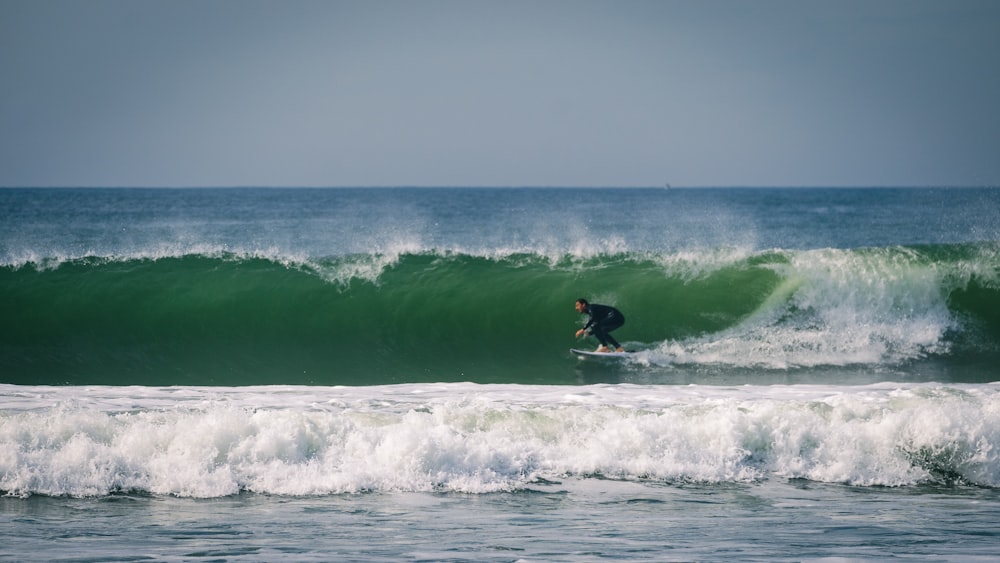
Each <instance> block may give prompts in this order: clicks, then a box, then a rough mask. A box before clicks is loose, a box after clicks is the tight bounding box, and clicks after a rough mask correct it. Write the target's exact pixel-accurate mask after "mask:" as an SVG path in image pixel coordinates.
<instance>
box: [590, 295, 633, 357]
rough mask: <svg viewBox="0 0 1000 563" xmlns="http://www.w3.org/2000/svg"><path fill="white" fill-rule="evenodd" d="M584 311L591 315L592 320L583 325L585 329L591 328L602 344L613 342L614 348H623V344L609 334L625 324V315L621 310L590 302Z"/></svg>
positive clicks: (591, 331)
mask: <svg viewBox="0 0 1000 563" xmlns="http://www.w3.org/2000/svg"><path fill="white" fill-rule="evenodd" d="M584 312H585V313H587V314H588V315H590V320H589V321H587V324H586V325H584V327H583V329H584V330H587V329H590V334H593V335H594V337H595V338H597V340H598V341H599V342H600V343H601V346H607V345H608V344H611V346H612V347H613V348H621V344H619V343H618V341H617V340H615V339H614V338H613V337H612V336H611V335H610V334H609V333H610V332H611V331H612V330H615V329H616V328H619V327H621V326H622V325H623V324H625V315H623V314H622V312H621V311H619V310H618V309H615V308H614V307H609V306H607V305H598V304H596V303H590V304H588V305H587V310H586V311H584Z"/></svg>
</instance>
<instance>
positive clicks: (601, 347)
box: [596, 346, 611, 353]
mask: <svg viewBox="0 0 1000 563" xmlns="http://www.w3.org/2000/svg"><path fill="white" fill-rule="evenodd" d="M596 351H597V352H601V353H607V352H610V351H611V349H610V348H608V347H607V346H598V347H597V350H596Z"/></svg>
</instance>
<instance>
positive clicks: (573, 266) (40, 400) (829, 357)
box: [0, 188, 1000, 561]
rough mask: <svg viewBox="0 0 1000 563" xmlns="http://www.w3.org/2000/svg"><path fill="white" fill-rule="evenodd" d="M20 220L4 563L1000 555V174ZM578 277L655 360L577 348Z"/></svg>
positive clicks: (511, 193)
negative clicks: (999, 178) (953, 179)
mask: <svg viewBox="0 0 1000 563" xmlns="http://www.w3.org/2000/svg"><path fill="white" fill-rule="evenodd" d="M0 214H2V217H0V492H2V496H0V533H3V534H4V536H5V537H17V538H21V539H20V540H19V541H17V542H10V543H8V544H7V545H5V546H4V547H3V548H0V559H11V560H19V561H27V560H74V561H102V560H109V559H110V560H127V559H132V560H134V559H153V560H231V561H240V560H243V561H259V560H296V561H301V560H330V559H353V560H386V561H393V560H399V559H415V560H491V561H515V560H539V561H541V560H545V561H581V560H597V559H607V558H612V559H616V560H698V559H718V558H738V559H742V560H755V559H768V560H775V559H777V560H801V559H817V558H830V557H833V558H863V559H868V558H884V557H889V556H894V555H895V556H914V557H923V558H931V559H966V560H967V559H973V560H974V559H984V560H989V559H990V558H991V557H993V556H994V555H995V551H996V549H995V547H996V545H997V539H998V535H997V530H996V529H995V522H996V521H997V520H998V518H1000V495H998V491H1000V386H998V382H1000V373H998V371H997V367H996V366H997V365H1000V363H998V361H1000V344H998V342H1000V316H998V312H1000V190H996V189H989V188H982V189H972V188H968V189H944V188H941V189H930V188H922V189H916V188H900V189H837V188H830V189H763V188H754V189H749V188H743V189H701V190H684V189H672V190H663V189H568V188H566V189H557V188H548V189H535V188H521V189H484V188H479V189H460V188H452V189H414V188H386V189H327V190H323V189H187V190H170V189H156V190H146V189H62V188H58V189H56V188H53V189H24V190H22V189H2V190H0ZM579 297H587V298H589V299H590V300H591V301H594V302H600V303H606V304H611V305H614V306H616V307H619V308H620V309H622V310H623V311H624V312H625V315H626V318H627V319H628V320H627V322H626V325H625V326H624V327H622V328H621V329H619V331H617V332H616V336H617V337H618V338H619V340H622V341H623V342H625V343H627V345H628V346H629V347H630V348H633V349H636V350H637V351H638V353H637V354H636V355H635V356H634V357H632V358H630V359H629V360H628V361H613V362H609V361H582V360H580V359H578V358H577V357H575V356H574V355H572V354H570V353H569V348H570V347H572V346H577V345H595V346H596V343H594V342H580V341H576V340H574V338H573V334H574V332H575V331H576V329H577V328H579V326H581V323H582V322H583V319H582V318H580V317H579V316H578V315H576V313H575V311H574V310H573V303H574V301H575V300H576V299H577V298H579Z"/></svg>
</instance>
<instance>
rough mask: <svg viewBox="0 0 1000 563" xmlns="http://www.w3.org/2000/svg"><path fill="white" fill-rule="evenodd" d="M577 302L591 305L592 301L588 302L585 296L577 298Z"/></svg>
mask: <svg viewBox="0 0 1000 563" xmlns="http://www.w3.org/2000/svg"><path fill="white" fill-rule="evenodd" d="M576 302H577V303H583V304H584V305H590V303H587V300H586V299H584V298H583V297H581V298H579V299H577V300H576Z"/></svg>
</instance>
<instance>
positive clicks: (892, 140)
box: [0, 0, 1000, 186]
mask: <svg viewBox="0 0 1000 563" xmlns="http://www.w3.org/2000/svg"><path fill="white" fill-rule="evenodd" d="M665 182H670V183H671V184H673V185H678V186H884V185H893V186H899V185H918V186H926V185H932V186H937V185H1000V2H998V1H995V0H980V1H968V0H947V1H946V0H940V1H921V0H861V1H854V0H829V1H803V0H791V1H750V0H737V1H711V0H707V1H659V2H642V1H627V0H626V1H612V2H588V1H582V0H574V1H566V2H563V1H530V2H516V1H493V2H478V1H403V2H390V1H377V0H376V1H349V2H337V1H320V2H301V1H280V2H277V1H276V2H259V1H252V0H235V1H210V0H206V1H188V0H165V1H159V0H152V1H144V0H123V1H117V0H69V1H50V0H0V185H2V186H244V185H251V186H657V185H663V184H664V183H665Z"/></svg>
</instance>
